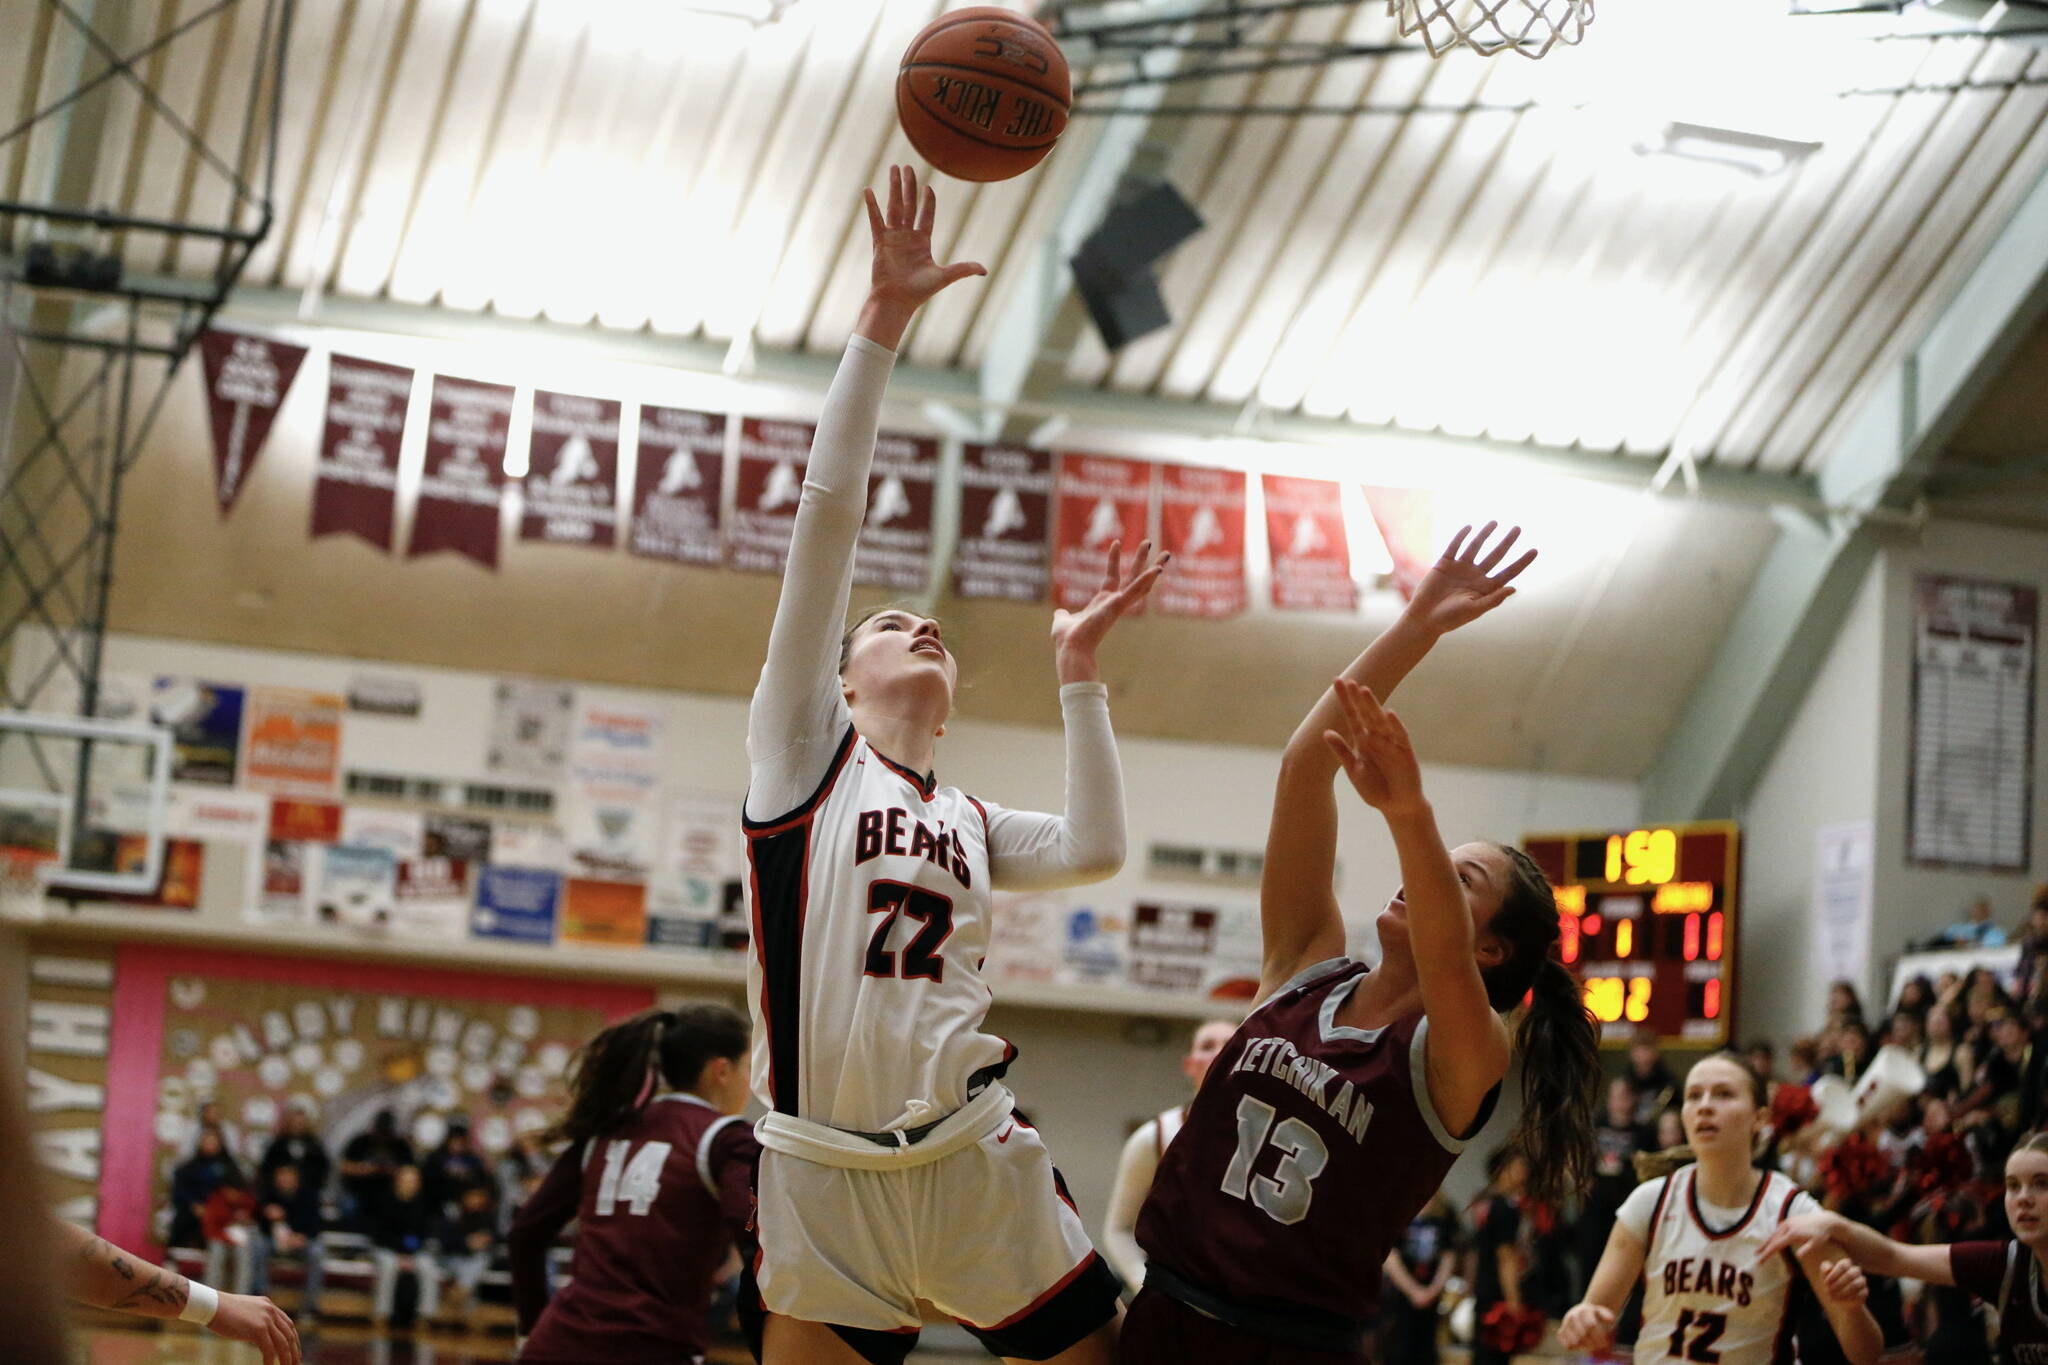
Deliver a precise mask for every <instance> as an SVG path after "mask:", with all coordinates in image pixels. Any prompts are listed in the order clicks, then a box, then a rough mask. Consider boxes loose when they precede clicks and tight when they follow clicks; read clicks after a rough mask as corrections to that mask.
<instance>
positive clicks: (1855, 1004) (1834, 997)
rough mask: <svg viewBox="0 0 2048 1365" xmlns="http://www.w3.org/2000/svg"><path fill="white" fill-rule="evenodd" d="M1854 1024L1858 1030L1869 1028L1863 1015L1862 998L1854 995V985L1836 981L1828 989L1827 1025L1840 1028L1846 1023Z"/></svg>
mask: <svg viewBox="0 0 2048 1365" xmlns="http://www.w3.org/2000/svg"><path fill="white" fill-rule="evenodd" d="M1851 1022H1853V1023H1855V1024H1856V1025H1857V1026H1858V1027H1860V1028H1865V1029H1867V1028H1869V1026H1870V1025H1869V1021H1868V1019H1867V1017H1866V1016H1865V1015H1864V1013H1863V997H1862V996H1861V995H1858V994H1857V993H1856V987H1855V985H1854V984H1852V983H1851V982H1848V981H1837V982H1835V983H1834V984H1833V985H1831V986H1829V987H1828V1024H1829V1025H1830V1026H1831V1027H1834V1028H1840V1027H1841V1026H1842V1025H1843V1024H1846V1023H1851Z"/></svg>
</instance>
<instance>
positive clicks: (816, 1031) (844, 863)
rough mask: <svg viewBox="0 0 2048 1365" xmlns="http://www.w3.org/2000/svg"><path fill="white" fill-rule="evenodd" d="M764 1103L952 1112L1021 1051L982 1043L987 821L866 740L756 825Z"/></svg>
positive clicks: (758, 1063) (928, 1114)
mask: <svg viewBox="0 0 2048 1365" xmlns="http://www.w3.org/2000/svg"><path fill="white" fill-rule="evenodd" d="M746 830H747V852H748V860H749V863H750V865H751V866H750V876H749V878H748V899H749V901H750V906H749V908H750V910H751V912H752V915H753V930H754V934H753V938H754V944H753V947H754V951H753V952H752V953H751V954H750V955H749V957H748V962H747V984H748V994H749V997H750V1006H751V1008H752V1011H753V1016H754V1059H753V1060H754V1076H753V1082H754V1094H755V1095H756V1096H757V1097H758V1098H759V1099H760V1101H761V1102H762V1103H763V1104H765V1105H767V1106H768V1108H769V1109H771V1110H773V1111H776V1112H779V1113H784V1114H793V1115H795V1116H796V1117H798V1118H802V1119H808V1120H809V1121H811V1122H813V1123H821V1124H826V1125H829V1126H831V1127H834V1128H841V1129H847V1130H851V1131H854V1132H870V1133H879V1132H885V1131H889V1130H891V1129H898V1128H909V1127H917V1126H920V1125H922V1124H927V1123H931V1122H934V1121H936V1120H938V1119H942V1118H944V1117H946V1116H947V1115H948V1114H950V1113H952V1112H953V1111H955V1110H957V1109H959V1108H960V1107H961V1106H963V1105H964V1104H966V1103H967V1101H968V1099H969V1098H970V1097H971V1096H972V1095H973V1094H975V1093H977V1092H978V1091H980V1090H981V1089H982V1088H983V1087H985V1086H986V1085H987V1084H988V1083H989V1082H990V1081H991V1080H993V1079H995V1078H996V1077H999V1076H1001V1075H1002V1073H1003V1070H1004V1069H1005V1068H1006V1067H1007V1066H1008V1065H1009V1062H1010V1059H1011V1058H1012V1057H1014V1056H1015V1055H1016V1049H1015V1048H1013V1047H1011V1046H1010V1045H1009V1044H1008V1043H1007V1042H1005V1041H1004V1040H1002V1039H1001V1038H997V1037H995V1036H993V1035H991V1034H987V1033H983V1032H982V1031H981V1025H982V1021H983V1019H984V1018H985V1017H986V1015H987V1013H988V1006H989V999H990V994H989V988H988V985H987V983H986V982H985V981H984V980H983V978H982V975H981V966H982V959H983V958H985V957H986V956H987V955H988V943H989V868H988V816H987V812H986V811H984V810H983V809H982V807H981V804H980V803H979V802H977V801H976V800H975V799H974V798H973V797H971V796H968V795H966V794H964V793H963V792H961V791H959V790H958V789H956V788H953V787H936V788H928V787H926V786H925V785H924V784H923V782H922V781H920V779H919V778H918V777H917V775H916V774H914V773H912V772H910V771H909V770H908V769H906V768H901V767H898V766H897V765H895V764H893V763H891V762H890V761H889V760H888V759H886V758H884V757H883V756H882V755H881V754H879V753H877V752H876V751H875V750H874V749H873V748H871V747H869V745H868V742H867V741H866V740H864V739H862V738H861V737H860V736H859V735H858V734H857V733H856V732H855V731H854V729H853V727H852V726H848V727H847V731H846V738H845V739H844V740H843V741H842V742H841V744H840V746H839V750H838V752H837V753H836V754H835V755H834V756H833V759H832V766H831V768H830V770H829V771H828V772H827V773H826V775H825V780H824V781H823V782H822V783H821V784H820V785H819V788H818V790H817V791H816V792H815V793H813V794H812V796H811V798H810V799H809V800H808V801H806V802H805V803H804V804H803V805H802V806H801V807H799V808H798V809H797V810H795V811H793V812H791V813H790V814H788V815H787V816H784V817H783V818H781V819H779V820H777V821H775V822H774V823H772V824H759V823H756V822H753V821H748V822H747V823H746Z"/></svg>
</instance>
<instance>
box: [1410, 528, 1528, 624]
mask: <svg viewBox="0 0 2048 1365" xmlns="http://www.w3.org/2000/svg"><path fill="white" fill-rule="evenodd" d="M1498 525H1499V523H1498V522H1492V521H1489V522H1487V523H1486V525H1484V526H1482V527H1480V528H1479V534H1478V535H1476V536H1475V535H1472V528H1471V527H1469V526H1464V527H1460V528H1459V530H1458V534H1457V535H1455V536H1452V537H1451V543H1450V546H1449V547H1448V548H1447V549H1445V551H1444V552H1443V555H1442V556H1441V557H1440V558H1439V559H1438V560H1437V562H1436V563H1435V564H1434V565H1433V566H1432V567H1431V568H1430V571H1429V572H1428V573H1426V574H1424V575H1423V576H1422V582H1420V583H1418V584H1417V585H1416V587H1415V595H1414V596H1413V597H1411V598H1409V599H1408V606H1407V607H1406V609H1405V613H1404V614H1405V615H1406V616H1407V617H1408V619H1409V620H1411V621H1413V622H1414V623H1415V624H1417V625H1419V626H1421V627H1423V628H1424V629H1425V630H1427V631H1429V632H1430V633H1431V634H1432V635H1446V634H1448V633H1450V632H1451V631H1454V630H1456V629H1457V628H1458V627H1459V626H1464V625H1470V624H1471V623H1472V622H1474V621H1476V620H1478V619H1479V618H1480V617H1482V616H1484V615H1486V613H1488V612H1490V611H1492V610H1493V609H1494V608H1495V607H1497V606H1499V605H1500V604H1501V603H1503V602H1505V601H1507V600H1508V599H1509V598H1510V597H1513V596H1514V595H1515V589H1514V586H1513V584H1514V581H1515V579H1516V578H1517V577H1518V576H1520V574H1521V572H1522V570H1524V569H1526V568H1528V567H1529V566H1530V565H1531V564H1533V563H1535V562H1536V552H1535V551H1534V550H1525V551H1524V552H1523V553H1522V554H1521V556H1520V557H1519V558H1517V559H1516V560H1515V561H1514V562H1513V563H1512V564H1509V565H1508V566H1507V567H1506V568H1505V569H1503V568H1500V567H1499V566H1500V562H1501V560H1503V559H1505V558H1506V557H1507V553H1508V551H1509V550H1510V549H1512V548H1513V547H1514V544H1515V541H1516V539H1517V538H1518V537H1520V535H1521V534H1522V528H1521V527H1519V526H1510V527H1509V528H1508V533H1507V534H1506V535H1504V536H1502V537H1501V538H1500V539H1499V540H1498V541H1496V542H1494V544H1493V546H1492V547H1491V548H1488V546H1487V543H1486V541H1487V538H1488V537H1489V536H1491V535H1492V534H1493V533H1494V530H1495V528H1496V527H1497V526H1498ZM1468 536H1470V537H1471V539H1470V541H1469V542H1468V541H1467V540H1466V537H1468Z"/></svg>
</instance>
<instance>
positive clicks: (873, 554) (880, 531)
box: [853, 431, 939, 592]
mask: <svg viewBox="0 0 2048 1365" xmlns="http://www.w3.org/2000/svg"><path fill="white" fill-rule="evenodd" d="M938 473H939V443H938V442H937V441H935V440H932V439H931V438H929V437H925V436H892V435H890V434H889V433H888V432H886V431H885V432H883V433H882V434H881V435H880V436H878V437H876V438H875V464H874V468H873V469H872V470H871V471H870V472H869V474H868V512H867V516H866V517H865V518H864V519H863V520H862V521H861V524H860V544H859V546H858V547H857V548H856V549H855V551H854V556H853V581H854V582H856V583H866V584H869V585H871V586H873V587H880V588H888V589H889V590H891V591H892V592H923V591H924V588H925V584H926V583H927V582H928V581H930V579H931V572H932V487H933V481H934V480H935V479H937V477H938Z"/></svg>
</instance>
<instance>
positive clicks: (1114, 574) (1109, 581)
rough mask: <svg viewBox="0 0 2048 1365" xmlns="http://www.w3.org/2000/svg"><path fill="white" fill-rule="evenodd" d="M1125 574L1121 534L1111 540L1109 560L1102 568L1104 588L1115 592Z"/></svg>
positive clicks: (1105, 590)
mask: <svg viewBox="0 0 2048 1365" xmlns="http://www.w3.org/2000/svg"><path fill="white" fill-rule="evenodd" d="M1123 576H1124V542H1123V538H1122V537H1121V536H1119V537H1118V538H1117V539H1115V540H1112V541H1111V542H1109V561H1108V563H1107V564H1105V565H1104V566H1103V570H1102V590H1103V591H1104V592H1115V591H1116V589H1117V585H1118V584H1119V583H1120V582H1122V581H1123Z"/></svg>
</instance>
